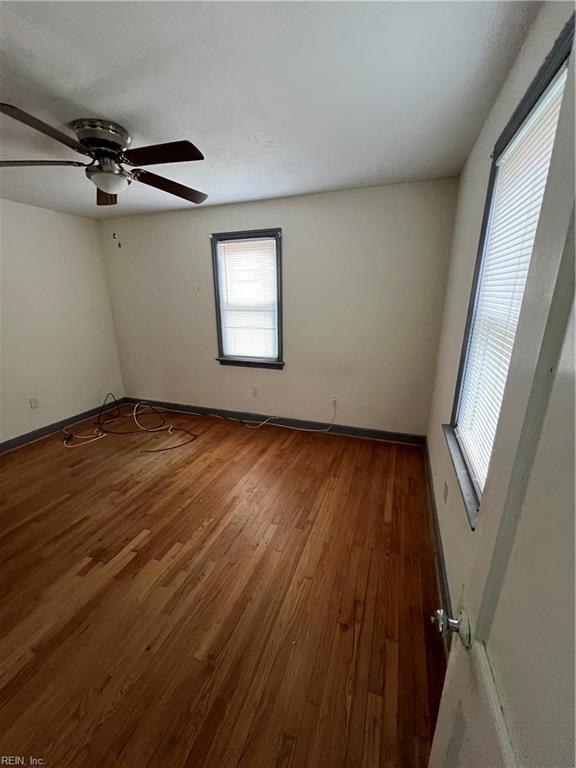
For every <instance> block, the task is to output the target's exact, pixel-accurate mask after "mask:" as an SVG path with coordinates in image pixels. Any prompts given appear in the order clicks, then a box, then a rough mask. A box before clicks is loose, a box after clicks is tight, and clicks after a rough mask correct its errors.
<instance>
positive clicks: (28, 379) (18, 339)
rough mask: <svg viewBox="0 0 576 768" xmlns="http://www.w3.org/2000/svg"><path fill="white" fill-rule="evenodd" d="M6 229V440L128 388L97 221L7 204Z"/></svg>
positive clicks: (0, 292)
mask: <svg viewBox="0 0 576 768" xmlns="http://www.w3.org/2000/svg"><path fill="white" fill-rule="evenodd" d="M0 226H1V229H0V342H1V344H0V364H1V376H0V380H1V390H0V395H1V411H0V416H1V418H0V441H1V440H7V439H9V438H11V437H15V436H17V435H21V434H25V433H26V432H30V431H31V430H34V429H37V428H39V427H42V426H45V425H46V424H50V423H52V422H54V421H58V420H60V419H64V418H68V417H70V416H73V415H75V414H77V413H80V412H82V411H85V410H87V409H89V408H93V407H95V406H97V405H99V404H100V402H101V401H102V399H103V398H104V396H105V395H106V393H107V392H108V391H109V390H113V391H114V392H115V393H116V394H117V395H118V396H121V395H123V394H124V392H123V383H122V377H121V373H120V366H119V362H118V352H117V345H116V336H115V333H114V326H113V322H112V312H111V308H110V299H109V293H108V286H107V284H106V276H105V273H104V269H103V266H102V260H101V255H100V243H99V238H98V229H97V224H96V222H94V221H90V220H88V219H81V218H77V217H75V216H69V215H67V214H63V213H56V212H54V211H47V210H44V209H41V208H34V207H32V206H28V205H22V204H20V203H12V202H8V201H5V200H3V201H0ZM29 397H36V398H37V399H38V401H39V406H40V407H39V408H37V409H36V410H31V409H30V407H29V404H28V398H29Z"/></svg>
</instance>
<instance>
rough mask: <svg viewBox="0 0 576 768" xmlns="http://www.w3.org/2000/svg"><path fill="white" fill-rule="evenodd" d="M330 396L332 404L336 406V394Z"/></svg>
mask: <svg viewBox="0 0 576 768" xmlns="http://www.w3.org/2000/svg"><path fill="white" fill-rule="evenodd" d="M331 398H332V405H333V406H334V407H335V408H336V406H337V405H338V395H331Z"/></svg>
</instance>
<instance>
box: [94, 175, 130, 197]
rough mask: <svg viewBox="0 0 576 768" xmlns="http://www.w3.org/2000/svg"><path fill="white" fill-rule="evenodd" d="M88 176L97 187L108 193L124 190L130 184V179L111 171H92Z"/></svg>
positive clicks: (113, 193) (117, 192) (114, 193)
mask: <svg viewBox="0 0 576 768" xmlns="http://www.w3.org/2000/svg"><path fill="white" fill-rule="evenodd" d="M88 178H89V179H90V181H91V182H92V183H93V184H94V185H95V186H96V187H98V189H101V190H102V192H106V193H107V194H109V195H117V194H119V193H120V192H124V190H125V189H126V188H127V187H128V184H130V180H129V179H128V178H127V177H126V176H123V175H122V174H120V173H114V172H113V171H93V172H92V173H91V174H90V175H89V176H88Z"/></svg>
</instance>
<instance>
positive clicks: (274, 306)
mask: <svg viewBox="0 0 576 768" xmlns="http://www.w3.org/2000/svg"><path fill="white" fill-rule="evenodd" d="M247 234H249V233H247ZM214 237H215V250H214V252H213V253H214V269H215V286H216V291H217V302H216V304H217V311H218V315H219V323H218V326H219V345H220V357H221V358H229V359H232V360H248V361H250V360H253V361H254V362H258V361H262V362H277V361H279V360H280V355H281V342H280V324H279V307H278V298H279V291H278V285H279V259H278V247H279V233H276V232H275V233H274V234H272V235H271V236H263V237H259V236H257V235H256V234H254V236H246V237H244V236H242V237H238V238H237V239H228V237H227V236H218V235H216V236H214Z"/></svg>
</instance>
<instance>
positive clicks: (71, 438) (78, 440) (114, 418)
mask: <svg viewBox="0 0 576 768" xmlns="http://www.w3.org/2000/svg"><path fill="white" fill-rule="evenodd" d="M144 409H145V410H144ZM163 410H164V411H167V412H169V409H163ZM145 413H153V414H154V415H155V416H157V417H158V423H157V424H156V426H153V427H146V426H144V424H142V423H141V421H140V420H139V418H138V416H139V414H141V415H143V414H145ZM129 418H131V419H132V420H133V422H134V424H135V425H136V429H125V430H120V429H111V428H110V426H109V425H111V424H115V423H117V422H119V421H122V420H124V419H129ZM62 432H63V433H64V447H65V448H79V447H80V446H82V445H88V444H89V443H93V442H94V441H95V440H101V439H102V438H103V437H106V436H107V435H136V434H140V433H142V432H148V433H158V432H166V433H167V434H169V435H174V434H175V433H176V432H183V433H185V434H186V435H188V439H187V440H184V441H183V442H180V443H177V444H176V445H169V446H167V447H165V448H145V449H143V450H140V451H139V453H161V452H162V451H172V450H174V448H182V447H184V446H185V445H188V444H189V443H192V442H194V440H196V439H197V438H198V435H197V434H195V433H194V432H191V431H190V430H189V429H186V428H185V427H175V426H174V424H167V423H166V419H165V418H164V416H163V415H162V414H161V413H160V411H159V410H158V409H157V408H156V407H155V406H153V405H151V404H150V403H146V402H138V403H136V404H135V405H134V408H133V409H132V411H131V412H130V413H122V406H121V405H120V403H119V402H118V400H117V399H116V397H115V395H114V393H113V392H108V394H107V395H106V397H105V398H104V402H103V403H102V405H101V406H100V410H99V411H98V415H97V416H96V420H95V422H94V429H93V430H92V432H89V433H88V434H76V433H74V432H71V431H70V429H69V428H68V427H64V429H63V430H62Z"/></svg>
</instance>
